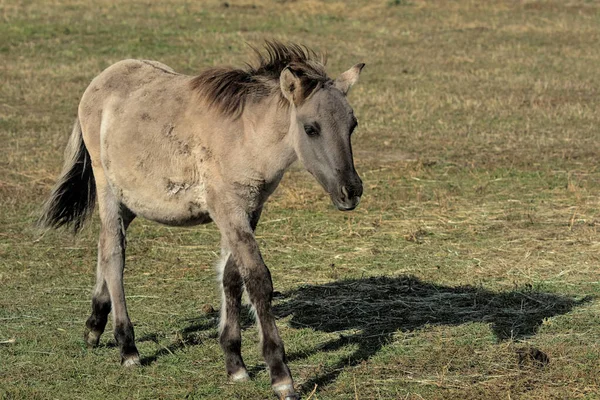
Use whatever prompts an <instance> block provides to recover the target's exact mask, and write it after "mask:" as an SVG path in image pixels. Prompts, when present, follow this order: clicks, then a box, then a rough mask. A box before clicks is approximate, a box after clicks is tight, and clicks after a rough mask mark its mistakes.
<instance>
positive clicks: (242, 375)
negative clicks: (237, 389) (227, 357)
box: [229, 369, 250, 382]
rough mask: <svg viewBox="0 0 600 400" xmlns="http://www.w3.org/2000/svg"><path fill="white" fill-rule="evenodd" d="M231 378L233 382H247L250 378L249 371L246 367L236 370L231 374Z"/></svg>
mask: <svg viewBox="0 0 600 400" xmlns="http://www.w3.org/2000/svg"><path fill="white" fill-rule="evenodd" d="M229 379H231V382H246V381H248V380H250V376H249V375H248V372H247V371H246V370H245V369H242V370H239V371H238V372H236V373H235V374H231V376H230V377H229Z"/></svg>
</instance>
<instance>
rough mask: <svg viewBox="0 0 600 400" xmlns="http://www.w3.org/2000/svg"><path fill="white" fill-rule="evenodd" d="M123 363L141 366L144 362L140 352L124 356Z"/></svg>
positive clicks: (124, 364) (125, 365) (127, 365)
mask: <svg viewBox="0 0 600 400" xmlns="http://www.w3.org/2000/svg"><path fill="white" fill-rule="evenodd" d="M121 365H122V366H124V367H139V366H140V365H142V363H141V362H140V356H139V354H133V355H130V356H127V357H124V358H123V359H122V360H121Z"/></svg>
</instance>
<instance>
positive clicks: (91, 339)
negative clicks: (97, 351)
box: [83, 329, 102, 347]
mask: <svg viewBox="0 0 600 400" xmlns="http://www.w3.org/2000/svg"><path fill="white" fill-rule="evenodd" d="M100 335H102V332H96V331H91V330H89V329H86V330H85V332H84V333H83V340H84V341H85V344H86V345H87V347H98V344H99V343H100Z"/></svg>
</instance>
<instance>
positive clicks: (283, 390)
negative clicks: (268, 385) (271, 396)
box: [273, 383, 298, 400]
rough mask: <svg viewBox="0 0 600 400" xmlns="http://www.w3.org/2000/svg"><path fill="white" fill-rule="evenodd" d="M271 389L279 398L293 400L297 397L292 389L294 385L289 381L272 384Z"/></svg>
mask: <svg viewBox="0 0 600 400" xmlns="http://www.w3.org/2000/svg"><path fill="white" fill-rule="evenodd" d="M273 391H274V392H275V393H276V394H277V396H278V397H279V398H283V399H285V400H295V399H297V398H298V396H297V395H296V392H295V391H294V385H293V384H291V383H282V384H279V385H273Z"/></svg>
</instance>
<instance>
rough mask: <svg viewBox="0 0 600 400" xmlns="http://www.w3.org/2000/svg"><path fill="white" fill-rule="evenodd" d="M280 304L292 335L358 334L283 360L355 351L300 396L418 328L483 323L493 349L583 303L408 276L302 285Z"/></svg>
mask: <svg viewBox="0 0 600 400" xmlns="http://www.w3.org/2000/svg"><path fill="white" fill-rule="evenodd" d="M282 297H283V298H282V299H281V300H280V301H279V302H278V303H277V305H276V306H275V313H276V314H277V316H279V317H286V316H291V319H290V320H289V321H290V322H289V323H290V325H291V326H292V327H294V328H312V329H314V330H318V331H323V332H340V331H346V330H350V331H351V332H356V331H358V333H351V334H348V335H346V334H343V335H340V336H339V338H337V339H333V340H331V341H329V342H327V343H325V344H324V345H319V346H318V347H316V348H315V349H313V350H310V351H308V352H302V353H299V354H288V358H289V359H290V360H297V359H301V358H306V357H308V356H309V355H310V354H313V353H316V352H318V351H335V350H338V349H340V348H342V347H345V346H347V345H354V346H356V350H355V351H354V352H353V353H352V354H350V355H348V356H345V357H342V358H341V359H340V360H338V361H337V362H336V363H335V365H333V366H330V367H329V368H328V369H327V371H325V372H323V373H321V374H319V375H317V376H315V377H314V378H312V379H310V380H309V381H307V382H305V383H303V384H302V387H301V391H302V392H305V393H306V392H309V391H310V390H312V389H313V388H314V386H315V384H316V385H318V386H319V387H320V388H322V387H324V386H327V385H328V384H330V383H332V382H333V381H335V380H336V379H337V377H338V375H339V374H340V373H341V372H342V371H343V370H344V368H346V367H349V366H354V365H359V364H361V363H362V362H363V361H365V360H368V359H369V358H370V357H372V356H373V355H375V354H376V353H377V352H378V351H379V350H380V349H381V348H382V347H383V346H384V345H385V344H386V343H387V342H389V341H390V340H391V339H392V336H393V335H394V333H395V332H397V331H411V330H415V329H419V328H421V327H423V326H425V325H426V324H432V325H459V324H463V323H467V322H484V323H489V324H491V329H492V330H493V332H494V334H495V335H496V337H497V339H498V340H499V341H503V340H507V339H513V340H519V339H524V338H527V337H530V336H532V335H534V334H535V333H536V332H537V330H538V328H539V326H540V325H541V324H542V321H543V320H544V319H545V318H548V317H552V316H555V315H561V314H565V313H567V312H569V311H570V310H571V309H572V308H573V307H575V306H578V305H580V304H583V303H585V302H587V301H589V300H590V298H584V299H582V300H576V299H575V298H573V297H568V296H562V295H557V294H550V293H542V292H539V291H534V290H531V289H530V288H526V289H524V290H514V291H510V292H499V293H497V292H492V291H489V290H486V289H483V288H477V287H473V286H459V287H450V286H441V285H435V284H432V283H427V282H423V281H421V280H420V279H418V278H415V277H410V276H408V277H407V276H404V277H385V276H381V277H372V278H363V279H350V280H342V281H337V282H332V283H328V284H324V285H306V286H301V287H299V288H297V289H295V290H293V291H291V292H289V293H285V294H283V295H282ZM528 356H529V354H528ZM531 356H532V357H533V358H534V361H536V362H541V363H547V362H548V358H547V356H546V355H545V354H544V353H542V352H539V351H537V350H534V351H533V352H532V354H531Z"/></svg>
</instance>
